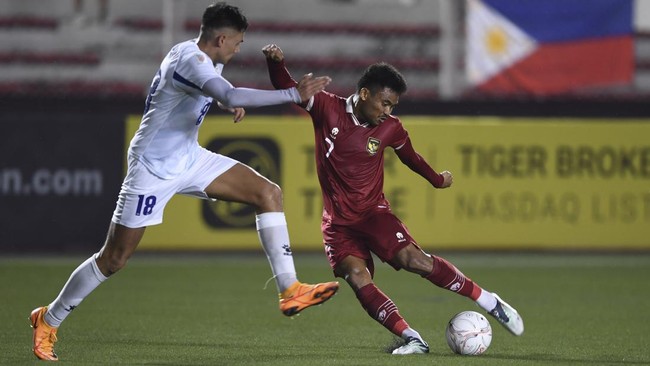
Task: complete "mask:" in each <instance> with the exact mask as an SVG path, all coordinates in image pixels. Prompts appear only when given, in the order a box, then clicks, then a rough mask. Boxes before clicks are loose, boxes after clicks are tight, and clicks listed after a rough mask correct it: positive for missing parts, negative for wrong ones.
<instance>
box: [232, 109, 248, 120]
mask: <svg viewBox="0 0 650 366" xmlns="http://www.w3.org/2000/svg"><path fill="white" fill-rule="evenodd" d="M230 113H233V114H234V116H233V117H232V121H233V122H235V123H237V122H239V121H241V120H242V119H244V115H245V114H246V110H245V109H244V108H230Z"/></svg>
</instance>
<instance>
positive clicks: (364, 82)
mask: <svg viewBox="0 0 650 366" xmlns="http://www.w3.org/2000/svg"><path fill="white" fill-rule="evenodd" d="M386 87H388V88H390V89H391V90H393V91H394V92H396V93H397V94H404V92H406V89H407V85H406V81H405V80H404V77H403V76H402V74H401V73H400V72H399V71H398V70H397V69H396V68H395V67H394V66H393V65H390V64H387V63H385V62H378V63H375V64H372V65H370V66H368V67H367V68H366V70H365V71H364V72H363V75H361V79H359V82H358V83H357V91H360V90H361V89H362V88H366V89H368V90H370V92H371V93H372V94H374V93H376V92H377V91H379V90H382V89H384V88H386Z"/></svg>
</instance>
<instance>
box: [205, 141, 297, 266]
mask: <svg viewBox="0 0 650 366" xmlns="http://www.w3.org/2000/svg"><path fill="white" fill-rule="evenodd" d="M205 147H206V149H208V150H210V151H214V152H216V153H217V154H221V155H225V156H228V157H231V158H233V159H235V160H237V161H240V162H242V163H244V164H246V165H248V166H250V167H251V168H253V169H255V170H256V171H257V172H258V173H260V174H261V175H263V176H265V177H267V178H269V179H270V180H272V181H273V182H275V183H277V184H279V185H280V186H282V182H281V181H280V177H281V174H280V173H281V167H280V148H279V147H278V145H277V143H276V142H275V141H274V140H272V139H268V138H258V137H248V136H241V137H228V138H215V139H214V140H212V141H210V142H209V143H208V144H207V145H206V146H205ZM201 212H202V216H203V220H204V221H205V223H206V224H207V225H208V226H210V227H213V228H220V229H241V228H252V229H254V228H255V208H254V207H252V206H250V205H246V204H243V203H236V202H225V201H216V202H212V201H208V200H205V201H202V203H201ZM289 250H290V249H289ZM285 255H291V253H290V252H288V254H287V253H286V249H285Z"/></svg>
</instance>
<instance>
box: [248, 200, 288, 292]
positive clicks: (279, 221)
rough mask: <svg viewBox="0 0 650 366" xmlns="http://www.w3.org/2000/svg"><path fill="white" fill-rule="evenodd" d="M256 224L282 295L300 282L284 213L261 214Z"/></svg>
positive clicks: (257, 217)
mask: <svg viewBox="0 0 650 366" xmlns="http://www.w3.org/2000/svg"><path fill="white" fill-rule="evenodd" d="M255 224H256V225H257V234H258V236H259V238H260V242H261V243H262V247H263V248H264V251H265V252H266V257H267V258H268V259H269V264H270V265H271V270H272V271H273V277H274V278H275V284H276V285H277V287H278V292H280V293H282V292H283V291H284V290H286V289H287V288H288V287H289V286H291V285H292V284H293V283H294V282H296V281H297V280H298V278H297V276H296V268H295V267H294V264H293V255H292V254H291V246H290V244H289V230H288V229H287V221H286V219H285V217H284V212H265V213H262V214H259V215H257V216H256V217H255Z"/></svg>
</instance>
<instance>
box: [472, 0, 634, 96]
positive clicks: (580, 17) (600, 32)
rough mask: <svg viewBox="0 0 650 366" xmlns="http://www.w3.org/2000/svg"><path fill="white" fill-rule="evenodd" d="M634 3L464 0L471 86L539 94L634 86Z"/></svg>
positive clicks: (612, 0) (608, 0)
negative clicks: (465, 1)
mask: <svg viewBox="0 0 650 366" xmlns="http://www.w3.org/2000/svg"><path fill="white" fill-rule="evenodd" d="M632 1H633V0H589V1H584V0H467V5H468V6H467V18H466V19H467V20H466V35H467V41H466V42H467V43H466V45H467V52H466V59H465V69H466V74H467V78H468V81H469V82H470V84H471V85H472V86H473V87H475V88H477V89H478V90H479V91H481V92H485V93H490V94H509V95H512V94H527V95H539V96H548V95H554V94H562V93H569V92H576V91H581V90H586V89H589V88H597V87H607V86H613V85H625V84H629V83H631V81H632V78H633V73H634V42H633V16H632V8H633V4H632Z"/></svg>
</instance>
